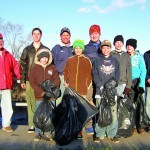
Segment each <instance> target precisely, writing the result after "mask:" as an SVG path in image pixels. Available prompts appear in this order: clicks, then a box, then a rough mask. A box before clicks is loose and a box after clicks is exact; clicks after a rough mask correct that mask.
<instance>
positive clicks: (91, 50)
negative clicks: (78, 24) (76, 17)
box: [84, 41, 101, 64]
mask: <svg viewBox="0 0 150 150" xmlns="http://www.w3.org/2000/svg"><path fill="white" fill-rule="evenodd" d="M100 46H101V41H100V43H94V42H92V41H90V42H89V43H88V44H87V45H85V50H84V55H85V56H86V57H88V58H89V59H90V61H91V63H92V64H93V62H94V60H95V57H97V56H98V55H99V53H100V50H99V48H100Z"/></svg>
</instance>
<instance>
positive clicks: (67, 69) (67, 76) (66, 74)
mask: <svg viewBox="0 0 150 150" xmlns="http://www.w3.org/2000/svg"><path fill="white" fill-rule="evenodd" d="M63 75H64V81H66V80H67V79H69V60H67V62H66V64H65V67H64V70H63Z"/></svg>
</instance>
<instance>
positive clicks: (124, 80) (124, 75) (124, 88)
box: [111, 35, 132, 96]
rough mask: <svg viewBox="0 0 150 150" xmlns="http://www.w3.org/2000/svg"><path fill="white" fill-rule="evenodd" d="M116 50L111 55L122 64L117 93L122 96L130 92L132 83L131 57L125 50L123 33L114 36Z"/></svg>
mask: <svg viewBox="0 0 150 150" xmlns="http://www.w3.org/2000/svg"><path fill="white" fill-rule="evenodd" d="M113 44H114V46H115V50H113V51H112V52H111V55H112V56H113V57H115V58H116V59H117V60H118V62H119V64H120V80H119V85H118V87H117V94H118V96H121V95H122V94H123V93H124V94H128V93H129V92H130V89H131V85H132V73H131V59H130V56H129V54H128V53H126V52H124V51H123V49H122V48H123V45H124V38H123V36H122V35H117V36H116V37H115V38H114V43H113Z"/></svg>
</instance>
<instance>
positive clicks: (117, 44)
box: [114, 41, 123, 51]
mask: <svg viewBox="0 0 150 150" xmlns="http://www.w3.org/2000/svg"><path fill="white" fill-rule="evenodd" d="M114 46H115V49H116V50H117V51H122V47H123V43H122V42H121V41H116V42H115V44H114Z"/></svg>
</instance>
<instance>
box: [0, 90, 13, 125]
mask: <svg viewBox="0 0 150 150" xmlns="http://www.w3.org/2000/svg"><path fill="white" fill-rule="evenodd" d="M0 96H1V112H2V126H3V127H7V126H10V124H11V117H12V115H13V109H12V101H11V90H10V89H7V90H0Z"/></svg>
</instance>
